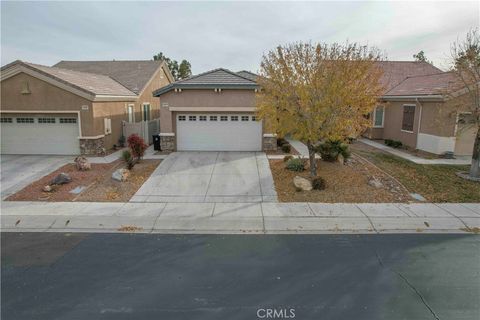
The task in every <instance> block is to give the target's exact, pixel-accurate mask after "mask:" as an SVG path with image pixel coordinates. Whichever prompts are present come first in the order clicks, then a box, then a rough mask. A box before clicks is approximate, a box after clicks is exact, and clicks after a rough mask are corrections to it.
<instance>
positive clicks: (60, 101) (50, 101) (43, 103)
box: [0, 73, 97, 136]
mask: <svg viewBox="0 0 480 320" xmlns="http://www.w3.org/2000/svg"><path fill="white" fill-rule="evenodd" d="M25 83H28V87H29V89H30V92H31V93H30V94H22V93H21V92H22V90H23V89H24V86H25ZM82 106H88V110H82ZM0 109H1V110H19V111H32V112H40V111H80V118H81V124H82V135H84V136H93V135H97V133H96V131H95V129H94V127H93V123H92V115H93V113H92V103H91V101H89V100H87V99H85V98H82V97H80V96H77V95H75V94H73V93H70V92H68V91H65V90H63V89H60V88H58V87H56V86H54V85H51V84H49V83H47V82H45V81H43V80H39V79H37V78H34V77H32V76H30V75H28V74H25V73H19V74H17V75H15V76H13V77H11V78H8V79H6V80H3V81H2V82H1V104H0Z"/></svg>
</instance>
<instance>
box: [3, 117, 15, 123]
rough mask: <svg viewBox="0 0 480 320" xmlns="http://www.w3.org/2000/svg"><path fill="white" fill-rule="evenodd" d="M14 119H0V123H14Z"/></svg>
mask: <svg viewBox="0 0 480 320" xmlns="http://www.w3.org/2000/svg"><path fill="white" fill-rule="evenodd" d="M12 122H13V119H12V118H0V123H12Z"/></svg>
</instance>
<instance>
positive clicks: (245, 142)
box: [153, 68, 277, 151]
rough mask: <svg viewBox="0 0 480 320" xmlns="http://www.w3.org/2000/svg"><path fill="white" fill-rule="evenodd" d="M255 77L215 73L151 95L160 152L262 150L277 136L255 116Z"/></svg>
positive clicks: (244, 73)
mask: <svg viewBox="0 0 480 320" xmlns="http://www.w3.org/2000/svg"><path fill="white" fill-rule="evenodd" d="M255 79H256V75H255V74H253V73H250V72H248V71H240V72H232V71H230V70H227V69H222V68H219V69H215V70H211V71H208V72H205V73H201V74H199V75H195V76H192V77H190V78H187V79H184V80H180V81H177V82H174V83H171V84H169V85H168V86H165V87H163V88H160V89H158V90H156V91H154V92H153V95H154V96H155V97H159V98H160V104H161V107H160V123H161V126H160V142H161V148H162V150H171V151H174V150H178V151H187V150H189V151H190V150H199V151H261V150H264V151H266V150H272V149H276V147H277V146H276V137H275V135H274V134H272V133H271V132H265V125H264V121H259V120H258V119H257V118H256V116H255V93H256V92H257V90H258V89H259V86H258V85H257V83H256V81H255Z"/></svg>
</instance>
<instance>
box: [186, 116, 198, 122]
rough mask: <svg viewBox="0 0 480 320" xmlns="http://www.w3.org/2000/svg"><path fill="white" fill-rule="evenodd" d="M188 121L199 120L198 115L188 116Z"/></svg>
mask: <svg viewBox="0 0 480 320" xmlns="http://www.w3.org/2000/svg"><path fill="white" fill-rule="evenodd" d="M188 121H197V116H188Z"/></svg>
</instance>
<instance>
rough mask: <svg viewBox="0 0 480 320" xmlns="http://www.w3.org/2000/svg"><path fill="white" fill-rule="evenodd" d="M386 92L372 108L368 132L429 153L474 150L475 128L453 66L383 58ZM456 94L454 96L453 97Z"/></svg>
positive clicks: (460, 153) (460, 154) (461, 152)
mask: <svg viewBox="0 0 480 320" xmlns="http://www.w3.org/2000/svg"><path fill="white" fill-rule="evenodd" d="M380 66H381V67H382V68H383V70H384V75H383V78H382V81H383V85H384V86H385V93H384V94H383V95H382V97H380V98H379V104H378V106H377V108H376V109H375V111H374V112H373V114H372V128H371V129H369V130H368V131H367V132H366V133H365V136H367V137H368V138H371V139H382V140H383V139H392V140H397V141H401V142H402V144H403V145H405V146H407V147H409V148H411V149H415V150H420V151H424V152H427V153H431V154H436V155H440V154H444V153H446V152H453V153H454V154H455V155H459V156H468V155H471V154H472V150H473V143H474V138H475V133H476V131H475V128H474V127H473V126H472V125H471V122H472V119H471V117H472V116H471V114H470V113H469V112H468V110H467V109H465V108H462V107H461V105H460V106H459V105H458V104H457V103H455V101H452V99H461V98H462V95H461V94H455V92H460V91H459V90H461V87H462V86H461V83H459V81H458V79H457V78H456V77H455V75H454V74H453V73H451V72H443V71H442V70H440V69H437V68H435V67H434V66H432V65H430V64H428V63H426V62H397V61H389V62H382V63H381V64H380ZM452 96H456V97H455V98H452Z"/></svg>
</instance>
